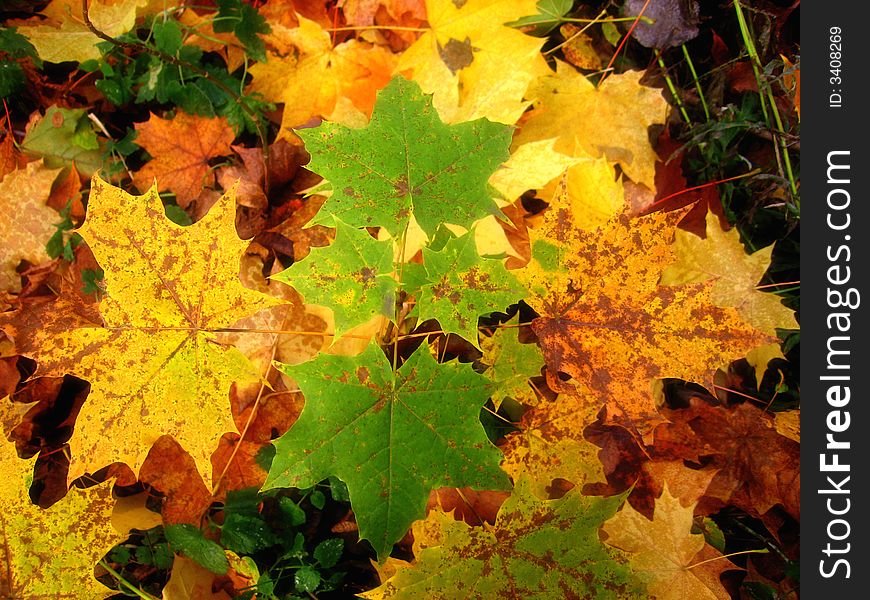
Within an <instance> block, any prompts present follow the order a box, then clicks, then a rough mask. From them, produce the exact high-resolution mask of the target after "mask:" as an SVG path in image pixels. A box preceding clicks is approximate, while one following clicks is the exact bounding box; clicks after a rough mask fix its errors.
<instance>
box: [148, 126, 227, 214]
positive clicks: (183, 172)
mask: <svg viewBox="0 0 870 600" xmlns="http://www.w3.org/2000/svg"><path fill="white" fill-rule="evenodd" d="M136 131H137V133H138V134H139V135H138V137H137V138H136V143H137V144H139V145H140V146H142V147H143V148H145V150H147V151H148V154H150V155H151V156H152V157H153V159H152V160H151V161H150V162H148V163H146V164H145V166H144V167H142V168H141V169H139V171H138V172H137V173H136V174H135V175H134V176H133V182H134V183H135V184H136V187H137V188H139V190H140V191H147V190H148V188H149V187H151V185H152V183H153V182H154V179H155V178H156V179H157V180H158V181H160V183H161V185H162V186H165V188H166V189H169V190H171V191H173V192H175V199H176V201H177V203H178V205H179V206H181V207H182V208H185V207H186V206H187V205H189V204H190V203H191V202H192V201H193V200H195V199H196V197H197V196H199V193H200V192H201V191H202V188H203V187H204V186H206V185H208V184H210V183H212V182H213V181H214V176H213V175H212V173H211V172H210V170H209V164H208V163H209V161H210V160H211V159H213V158H215V157H217V156H225V155H227V154H230V153H231V151H230V144H231V143H232V141H233V139H234V138H235V134H234V133H233V130H232V128H231V127H230V126H229V124H228V123H227V120H226V119H223V118H211V119H207V118H204V117H196V116H192V115H188V114H186V113H183V112H179V113H178V114H177V115H176V116H175V118H174V119H161V118H160V117H158V116H157V115H153V114H152V115H151V118H150V119H148V120H147V121H146V122H144V123H136Z"/></svg>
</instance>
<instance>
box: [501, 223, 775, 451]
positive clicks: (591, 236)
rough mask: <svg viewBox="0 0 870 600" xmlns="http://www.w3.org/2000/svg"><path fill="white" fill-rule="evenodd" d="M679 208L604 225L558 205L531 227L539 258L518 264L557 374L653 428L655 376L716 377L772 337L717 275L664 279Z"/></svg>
mask: <svg viewBox="0 0 870 600" xmlns="http://www.w3.org/2000/svg"><path fill="white" fill-rule="evenodd" d="M681 216H682V215H681V212H671V213H666V214H662V213H655V214H652V215H649V216H645V217H640V218H636V219H630V218H629V217H628V215H627V214H623V215H620V216H619V217H617V218H614V219H611V220H610V221H609V222H608V224H607V225H606V226H605V227H603V228H602V229H601V230H599V231H596V232H594V233H589V232H585V231H583V230H581V229H579V228H577V227H576V226H574V225H573V224H572V219H573V217H574V215H573V214H572V212H571V210H570V208H568V207H564V208H563V207H558V206H557V207H553V208H550V209H549V210H548V211H547V213H546V214H545V217H544V222H543V224H542V225H541V226H540V227H539V228H538V229H535V230H532V236H533V241H532V249H533V261H532V263H531V264H530V265H529V266H528V267H526V268H524V269H519V270H517V271H516V274H517V277H518V278H519V279H520V280H521V281H523V282H524V283H526V285H527V286H528V287H529V289H530V290H531V291H532V295H531V297H528V298H527V302H528V303H529V304H530V305H531V306H532V307H533V308H535V310H537V311H538V313H539V314H540V315H541V317H540V318H538V319H536V320H535V321H534V322H533V324H532V327H533V329H534V331H535V333H536V334H537V335H538V339H539V340H540V343H541V348H542V350H543V352H544V357H545V359H546V361H547V366H548V368H549V369H550V371H551V372H552V373H553V374H556V373H560V372H561V373H567V374H568V375H570V376H571V377H573V378H574V379H575V380H577V382H578V383H579V384H581V385H582V386H584V387H585V388H588V391H589V392H590V393H591V394H593V395H594V396H596V397H597V398H598V400H599V402H600V403H601V404H609V405H611V406H613V407H616V408H618V410H619V411H620V412H621V413H623V414H624V415H625V416H626V417H627V418H628V419H629V420H630V421H631V422H633V424H634V427H635V428H636V430H637V431H638V432H639V433H642V434H644V435H645V434H648V433H649V432H650V430H651V428H652V426H654V425H655V424H656V423H658V422H660V421H661V420H662V419H661V416H660V415H659V414H658V411H657V410H656V407H655V403H654V401H653V394H652V388H651V383H652V380H653V379H654V378H665V377H674V378H678V379H683V380H687V381H694V382H698V383H702V384H708V385H709V384H712V381H713V375H714V373H715V371H716V369H717V368H718V367H720V366H724V364H725V363H727V361H728V360H729V359H736V358H739V357H741V356H743V355H745V354H746V353H747V352H748V351H749V350H751V349H752V348H755V347H756V346H759V345H762V344H766V343H770V342H771V341H773V338H772V337H771V336H769V335H766V334H765V333H763V332H761V331H758V330H757V329H754V328H753V327H750V326H748V325H746V324H744V322H743V320H742V319H741V318H740V316H739V314H738V313H737V310H736V309H734V308H720V307H718V306H716V305H715V304H714V303H713V301H712V300H711V293H712V292H711V284H710V283H708V282H705V283H694V284H686V285H683V286H679V287H677V286H661V285H659V279H660V277H661V273H662V271H663V270H664V269H665V268H666V267H667V266H669V265H670V264H672V263H673V262H674V251H673V249H672V246H671V245H670V243H671V240H672V239H673V235H674V233H673V232H674V230H675V227H676V224H677V222H678V220H679V218H680V217H681Z"/></svg>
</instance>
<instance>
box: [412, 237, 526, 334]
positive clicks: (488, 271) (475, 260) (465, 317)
mask: <svg viewBox="0 0 870 600" xmlns="http://www.w3.org/2000/svg"><path fill="white" fill-rule="evenodd" d="M423 264H424V265H425V267H426V273H427V279H428V282H427V283H426V284H425V285H424V286H423V288H422V290H421V292H420V301H419V303H418V304H417V308H418V310H419V311H420V318H421V319H437V320H438V323H439V324H440V325H441V329H442V330H443V331H444V332H445V333H456V334H458V335H460V336H462V337H464V338H465V339H466V340H468V341H470V342H471V343H473V344H475V345H477V318H478V317H479V316H480V315H485V314H489V313H491V312H494V311H496V310H504V309H505V308H507V307H508V306H510V305H511V304H514V303H515V302H517V301H519V300H520V299H521V298H522V297H523V296H524V295H525V294H526V291H525V289H524V288H523V286H522V284H520V282H519V281H517V280H516V278H515V277H514V276H513V275H512V274H511V273H509V272H508V270H507V269H505V268H504V264H502V262H501V260H499V259H493V258H483V257H481V256H480V255H479V254H478V253H477V248H476V246H475V243H474V235H473V234H472V233H466V234H465V235H463V236H461V237H458V238H452V239H451V240H450V241H448V242H447V244H446V245H445V246H444V249H443V250H441V251H440V252H433V251H431V250H429V249H428V248H423Z"/></svg>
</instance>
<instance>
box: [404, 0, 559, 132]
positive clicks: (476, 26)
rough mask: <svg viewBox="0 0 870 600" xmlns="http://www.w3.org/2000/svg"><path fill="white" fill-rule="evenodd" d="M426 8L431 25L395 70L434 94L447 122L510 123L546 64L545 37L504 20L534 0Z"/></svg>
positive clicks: (529, 11) (430, 3)
mask: <svg viewBox="0 0 870 600" xmlns="http://www.w3.org/2000/svg"><path fill="white" fill-rule="evenodd" d="M426 11H427V15H428V20H429V25H430V30H429V31H427V32H425V33H424V34H423V35H422V36H420V39H418V40H417V41H416V42H415V43H414V45H413V46H411V47H410V48H408V49H407V50H406V51H405V52H404V54H402V57H401V59H399V65H398V70H399V71H409V70H410V71H411V72H412V73H413V79H414V81H416V82H417V83H419V84H420V87H421V88H422V89H423V91H424V92H426V93H427V94H434V98H433V102H434V105H435V109H436V110H437V111H438V114H439V115H441V119H442V120H444V121H445V122H447V123H457V122H460V121H472V120H474V119H479V118H481V117H486V118H487V119H489V120H490V121H497V122H500V123H509V124H512V123H515V122H516V121H517V119H519V117H520V115H521V114H522V113H523V111H525V109H526V108H527V107H528V102H526V101H525V100H524V97H525V96H526V91H527V90H528V88H529V84H531V83H532V80H533V79H534V78H535V77H537V76H538V75H541V74H543V73H546V72H547V70H548V69H547V67H546V63H545V62H544V59H543V57H542V56H541V53H540V49H541V46H542V45H543V42H544V40H542V39H540V38H534V37H531V36H527V35H525V34H523V33H522V32H520V31H519V30H517V29H514V28H512V27H506V26H505V25H504V23H508V22H510V21H515V20H517V19H519V18H521V17H524V16H527V15H533V14H536V12H537V9H536V0H468V1H467V2H453V1H452V0H426ZM508 73H509V74H510V76H509V77H506V76H505V74H508ZM549 137H555V135H554V136H549Z"/></svg>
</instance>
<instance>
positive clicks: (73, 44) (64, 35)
mask: <svg viewBox="0 0 870 600" xmlns="http://www.w3.org/2000/svg"><path fill="white" fill-rule="evenodd" d="M151 3H153V0H117V1H115V2H113V1H112V0H90V2H89V10H88V15H89V16H90V19H91V21H92V22H93V24H94V26H95V27H96V28H97V29H99V30H100V31H102V32H103V33H105V34H106V35H109V36H112V37H116V36H118V35H120V34H122V33H126V32H128V31H130V30H131V29H132V28H133V25H134V24H135V23H136V17H137V16H139V15H141V14H143V12H144V11H143V10H142V9H144V8H146V7H148V5H149V4H151ZM40 12H41V13H42V14H43V15H44V16H45V17H46V19H45V20H43V19H41V18H39V17H33V19H32V20H31V22H32V23H33V24H26V25H22V26H20V27H19V28H18V32H19V33H21V34H22V35H24V36H26V37H27V39H28V40H30V43H31V44H33V46H34V48H36V52H37V53H38V54H39V57H40V58H41V59H42V60H44V61H47V62H66V61H75V62H84V61H86V60H95V59H99V58H100V50H99V49H98V48H97V44H99V43H100V42H101V40H100V38H98V37H97V36H96V35H94V34H93V33H92V32H91V31H90V30H89V29H88V27H87V26H86V25H85V22H84V18H83V17H82V3H81V2H79V1H78V0H52V2H51V3H50V4H49V5H48V6H46V7H45V8H44V9H42V10H41V11H40Z"/></svg>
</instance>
